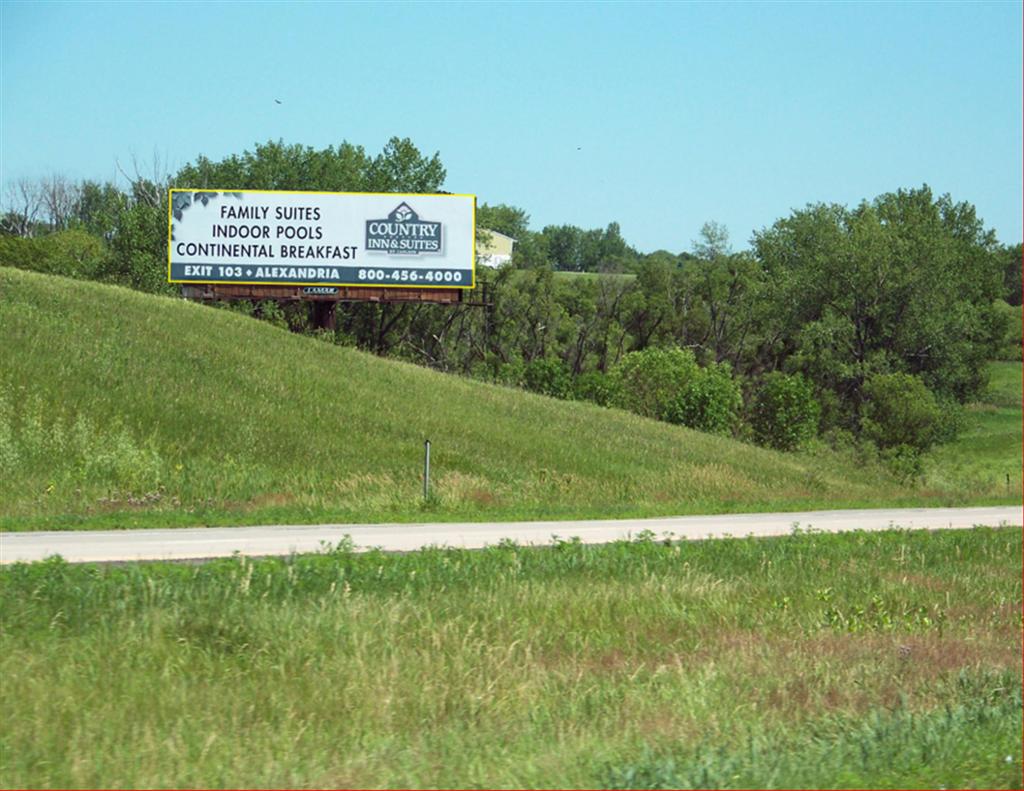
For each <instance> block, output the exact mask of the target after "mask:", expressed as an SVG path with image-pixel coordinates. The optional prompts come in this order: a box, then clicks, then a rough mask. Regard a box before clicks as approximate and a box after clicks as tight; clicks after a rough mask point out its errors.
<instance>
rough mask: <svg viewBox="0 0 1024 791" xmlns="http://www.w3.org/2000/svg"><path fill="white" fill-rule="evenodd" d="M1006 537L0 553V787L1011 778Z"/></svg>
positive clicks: (981, 531) (984, 533) (1013, 586)
mask: <svg viewBox="0 0 1024 791" xmlns="http://www.w3.org/2000/svg"><path fill="white" fill-rule="evenodd" d="M1021 538H1022V533H1021V529H1020V528H1019V527H1018V528H999V529H988V528H977V529H974V530H963V531H941V532H937V533H928V532H924V531H888V532H884V533H847V534H841V535H821V534H814V533H811V534H794V535H791V536H787V537H783V538H778V539H752V538H747V539H727V540H719V541H707V542H683V543H681V544H680V543H670V542H669V543H666V542H662V541H659V540H655V539H654V538H653V537H643V538H641V540H638V541H635V542H632V543H617V544H611V545H605V546H585V545H582V544H579V543H577V542H574V541H571V540H569V541H559V542H556V544H555V545H554V546H551V547H547V548H543V547H540V548H523V547H516V546H514V545H509V544H506V545H503V546H499V547H494V548H491V549H488V550H483V551H465V550H441V549H431V550H425V551H421V552H414V553H408V554H404V555H385V554H382V553H378V552H372V553H368V554H354V553H351V552H349V551H347V549H346V548H345V547H339V548H337V549H336V550H335V551H333V552H330V553H327V554H323V555H319V556H315V555H311V556H298V557H292V558H288V559H267V560H255V561H254V560H251V559H245V558H234V559H225V560H220V561H214V562H210V563H207V564H203V565H184V564H182V565H174V564H129V565H124V566H106V567H103V566H89V565H82V566H72V565H68V564H65V563H63V562H61V561H59V560H51V561H47V562H44V563H37V564H31V565H16V566H13V567H7V568H5V569H3V570H0V673H2V677H3V679H4V682H3V684H2V685H0V711H2V717H0V785H2V786H5V787H25V786H29V787H125V786H127V787H163V786H177V787H253V786H255V787H282V786H283V787H343V786H356V787H396V786H397V787H490V788H497V787H581V786H582V787H600V786H610V787H640V788H643V787H647V788H657V787H680V786H684V787H685V786H695V787H709V788H715V787H730V786H733V787H736V786H738V787H766V788H769V787H782V788H787V787H815V788H829V787H901V788H909V787H931V788H937V787H940V786H944V787H946V788H978V787H981V788H1019V787H1020V782H1021V742H1020V733H1021V670H1022V668H1021V648H1022V646H1021V606H1022V600H1021V572H1022V567H1021V552H1022V541H1021ZM1007 759H1009V760H1007Z"/></svg>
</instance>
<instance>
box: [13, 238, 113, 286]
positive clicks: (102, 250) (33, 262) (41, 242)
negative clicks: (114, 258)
mask: <svg viewBox="0 0 1024 791" xmlns="http://www.w3.org/2000/svg"><path fill="white" fill-rule="evenodd" d="M107 257H108V256H107V249H106V246H105V245H104V243H103V240H102V239H99V238H97V237H95V236H93V235H92V234H89V233H86V232H85V231H79V230H70V231H59V232H58V233H52V234H48V235H47V236H40V237H37V238H32V239H23V238H20V237H16V236H0V264H2V265H3V266H13V267H17V268H18V269H30V270H32V271H34V272H42V273H44V274H47V275H62V276H64V277H74V278H78V279H80V280H97V279H99V278H100V275H101V273H102V271H103V268H104V266H105V265H106V262H107Z"/></svg>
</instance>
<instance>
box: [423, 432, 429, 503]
mask: <svg viewBox="0 0 1024 791" xmlns="http://www.w3.org/2000/svg"><path fill="white" fill-rule="evenodd" d="M423 499H424V500H429V499H430V440H429V439H428V440H427V441H426V442H424V443H423Z"/></svg>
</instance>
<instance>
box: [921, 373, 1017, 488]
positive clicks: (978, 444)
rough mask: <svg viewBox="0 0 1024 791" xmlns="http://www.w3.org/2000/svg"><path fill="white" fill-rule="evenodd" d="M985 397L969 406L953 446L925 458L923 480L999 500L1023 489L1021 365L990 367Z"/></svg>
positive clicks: (944, 447)
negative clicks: (1000, 496)
mask: <svg viewBox="0 0 1024 791" xmlns="http://www.w3.org/2000/svg"><path fill="white" fill-rule="evenodd" d="M989 376H990V378H989V386H988V390H987V391H986V393H985V396H984V397H983V398H982V399H981V400H980V401H979V402H978V403H974V404H969V405H968V406H967V408H966V411H965V415H964V428H963V430H962V431H961V432H960V435H959V436H958V437H957V439H956V440H955V441H954V442H951V443H949V444H947V445H942V446H940V447H938V448H935V449H934V450H933V451H932V452H931V453H930V454H929V456H928V457H926V466H925V480H926V482H927V484H928V485H931V486H935V487H937V488H941V489H943V490H959V491H963V492H975V493H978V494H988V495H993V496H998V495H1000V494H1013V495H1015V496H1016V497H1017V498H1018V499H1017V501H1018V502H1019V498H1020V491H1021V469H1022V466H1024V456H1022V453H1021V448H1022V443H1024V436H1022V433H1021V417H1022V416H1021V363H1020V362H993V363H989Z"/></svg>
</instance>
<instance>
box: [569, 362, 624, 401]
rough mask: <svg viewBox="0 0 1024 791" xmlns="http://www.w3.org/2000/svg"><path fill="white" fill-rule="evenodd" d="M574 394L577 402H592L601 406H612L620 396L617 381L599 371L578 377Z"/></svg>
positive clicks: (574, 386)
mask: <svg viewBox="0 0 1024 791" xmlns="http://www.w3.org/2000/svg"><path fill="white" fill-rule="evenodd" d="M573 392H574V393H575V396H576V398H577V400H579V401H592V402H593V403H595V404H600V405H601V406H611V405H612V404H613V403H615V401H616V400H617V399H618V395H619V393H618V389H617V388H616V381H615V379H614V378H613V377H611V376H607V375H605V374H602V373H599V372H597V371H590V372H589V373H585V374H580V375H579V376H577V377H576V381H575V382H573Z"/></svg>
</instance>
